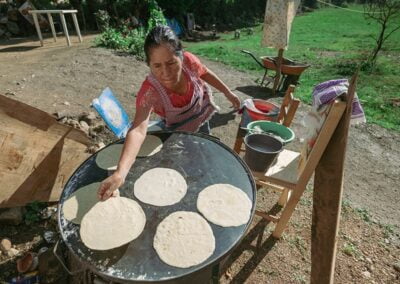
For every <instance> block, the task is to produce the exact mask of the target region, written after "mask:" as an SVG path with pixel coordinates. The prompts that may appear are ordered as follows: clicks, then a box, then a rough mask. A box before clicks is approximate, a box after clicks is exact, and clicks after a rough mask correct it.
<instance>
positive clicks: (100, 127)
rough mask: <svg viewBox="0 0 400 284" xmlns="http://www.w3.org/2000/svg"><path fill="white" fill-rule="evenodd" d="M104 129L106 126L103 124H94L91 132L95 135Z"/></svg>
mask: <svg viewBox="0 0 400 284" xmlns="http://www.w3.org/2000/svg"><path fill="white" fill-rule="evenodd" d="M105 129H106V126H105V125H104V124H103V123H99V124H96V125H95V126H93V127H92V130H93V131H94V132H97V133H100V132H103V131H104V130H105Z"/></svg>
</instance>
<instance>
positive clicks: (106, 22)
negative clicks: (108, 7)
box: [94, 10, 110, 32]
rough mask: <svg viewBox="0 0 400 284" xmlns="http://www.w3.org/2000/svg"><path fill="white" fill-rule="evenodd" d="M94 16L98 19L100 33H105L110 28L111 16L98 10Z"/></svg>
mask: <svg viewBox="0 0 400 284" xmlns="http://www.w3.org/2000/svg"><path fill="white" fill-rule="evenodd" d="M94 16H95V17H96V23H97V27H98V28H99V30H100V31H102V32H104V31H105V30H107V29H108V28H109V27H110V15H109V14H108V12H107V11H104V10H98V11H97V12H96V13H94Z"/></svg>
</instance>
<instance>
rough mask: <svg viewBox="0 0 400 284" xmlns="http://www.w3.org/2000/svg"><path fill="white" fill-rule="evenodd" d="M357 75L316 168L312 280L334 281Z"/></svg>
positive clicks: (314, 281) (313, 281)
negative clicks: (344, 109)
mask: <svg viewBox="0 0 400 284" xmlns="http://www.w3.org/2000/svg"><path fill="white" fill-rule="evenodd" d="M356 79H357V74H355V75H354V76H353V78H352V80H351V83H350V87H349V90H348V96H347V98H346V100H347V105H346V111H345V113H344V115H343V116H342V117H341V119H340V122H339V124H338V126H337V127H336V129H335V132H334V134H333V136H332V138H331V139H330V141H329V144H328V146H327V147H326V149H325V151H324V153H323V155H322V157H321V159H320V161H319V163H318V166H317V167H316V170H315V178H314V194H313V217H312V240H311V263H312V267H311V283H333V282H334V272H335V259H336V245H337V237H338V231H339V222H340V210H341V200H342V192H343V172H344V162H345V154H346V146H347V137H348V131H349V124H350V117H351V104H352V101H353V97H354V92H355V82H356Z"/></svg>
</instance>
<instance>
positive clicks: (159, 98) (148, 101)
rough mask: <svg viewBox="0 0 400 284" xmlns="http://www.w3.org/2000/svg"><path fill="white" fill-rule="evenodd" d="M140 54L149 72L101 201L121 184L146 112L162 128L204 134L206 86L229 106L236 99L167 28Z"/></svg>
mask: <svg viewBox="0 0 400 284" xmlns="http://www.w3.org/2000/svg"><path fill="white" fill-rule="evenodd" d="M144 51H145V55H146V62H147V64H148V65H149V67H150V71H151V73H150V74H149V75H148V76H147V78H146V80H145V81H144V82H143V84H142V87H141V88H140V90H139V93H138V95H137V99H136V114H135V118H134V121H133V125H134V126H133V127H132V128H131V129H130V130H129V131H128V133H127V135H126V139H125V144H124V147H123V150H122V154H121V157H120V160H119V163H118V167H117V170H116V171H115V172H114V174H113V175H111V176H110V177H108V178H107V179H105V180H104V181H103V182H102V183H101V185H100V188H99V191H98V196H99V199H101V200H106V199H107V198H109V197H110V196H111V195H112V194H113V192H114V191H115V190H116V189H117V188H118V187H120V186H121V185H122V184H123V183H124V181H125V178H126V176H127V174H128V172H129V169H130V168H131V166H132V165H133V163H134V162H135V159H136V156H137V154H138V152H139V149H140V147H141V145H142V143H143V141H144V139H145V137H146V132H147V125H148V122H149V117H150V115H151V113H152V112H155V113H156V114H158V115H159V116H160V117H161V118H162V119H163V122H164V123H165V128H166V129H169V130H184V131H191V132H197V131H201V132H206V133H209V123H208V121H209V119H210V118H211V116H212V115H213V114H214V112H215V111H216V106H215V105H214V104H213V102H212V97H211V90H210V88H209V87H208V85H207V84H206V83H208V84H210V85H211V86H213V87H215V88H216V89H218V90H219V91H221V92H222V93H223V94H224V95H225V97H226V98H227V99H228V100H229V101H230V102H231V103H232V105H233V107H234V108H236V109H238V108H239V107H240V100H239V98H238V97H237V96H236V95H235V94H234V93H232V92H231V91H230V90H229V88H228V87H227V86H226V85H225V84H224V83H223V82H222V81H221V80H220V79H219V78H218V77H217V75H215V74H214V73H213V72H212V71H211V70H209V69H208V68H207V67H205V66H204V65H203V64H201V62H200V61H199V59H198V58H197V57H195V56H194V55H193V54H191V53H189V52H184V51H183V49H182V45H181V42H180V40H179V39H178V38H177V37H176V35H175V34H174V32H173V31H172V30H171V29H170V28H169V27H168V26H157V27H155V28H154V29H153V30H152V31H150V33H149V34H148V35H147V37H146V40H145V43H144Z"/></svg>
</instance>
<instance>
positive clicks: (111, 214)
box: [80, 197, 146, 250]
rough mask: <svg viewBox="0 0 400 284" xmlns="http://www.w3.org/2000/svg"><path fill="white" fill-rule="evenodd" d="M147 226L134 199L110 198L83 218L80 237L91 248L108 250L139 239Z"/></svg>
mask: <svg viewBox="0 0 400 284" xmlns="http://www.w3.org/2000/svg"><path fill="white" fill-rule="evenodd" d="M145 224H146V216H145V214H144V212H143V209H142V207H140V205H139V204H138V203H137V202H136V201H135V200H132V199H129V198H126V197H111V198H109V199H107V200H106V201H103V202H98V203H97V204H96V205H95V206H94V207H93V208H92V209H91V210H90V211H89V212H88V213H87V214H86V215H85V216H84V217H83V219H82V223H81V229H80V235H81V239H82V241H83V243H84V244H85V245H86V246H87V247H88V248H91V249H94V250H108V249H113V248H116V247H120V246H122V245H124V244H126V243H129V242H130V241H132V240H134V239H136V238H137V237H138V236H139V235H140V233H141V232H142V231H143V229H144V225H145Z"/></svg>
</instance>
